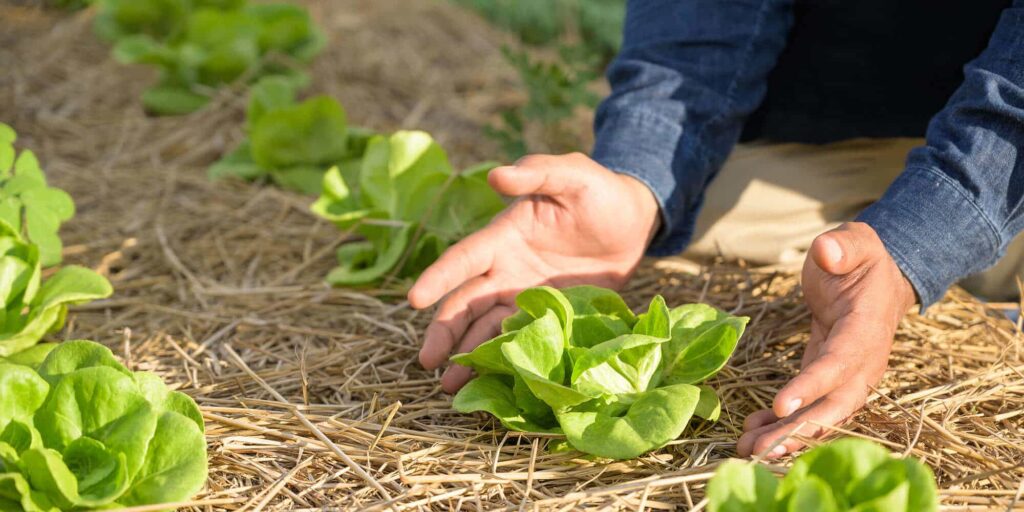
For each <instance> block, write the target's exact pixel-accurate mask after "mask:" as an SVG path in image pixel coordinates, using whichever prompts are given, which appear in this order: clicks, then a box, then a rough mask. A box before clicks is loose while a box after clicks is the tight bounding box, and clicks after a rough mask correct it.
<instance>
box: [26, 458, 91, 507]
mask: <svg viewBox="0 0 1024 512" xmlns="http://www.w3.org/2000/svg"><path fill="white" fill-rule="evenodd" d="M19 466H21V472H22V473H23V474H25V475H26V476H27V480H28V482H29V484H30V485H31V486H32V488H33V489H37V490H39V491H41V492H44V493H46V496H47V497H48V498H49V499H50V501H52V502H53V503H54V504H55V505H57V506H58V507H60V508H61V509H64V510H67V509H70V508H72V507H75V506H76V505H78V503H79V501H80V498H79V495H78V480H76V479H75V475H74V474H73V473H72V472H71V470H70V469H68V467H67V465H66V464H64V461H63V460H62V459H61V456H60V453H59V452H57V451H56V450H51V449H49V448H37V449H34V450H26V451H25V453H22V454H21V461H20V463H19Z"/></svg>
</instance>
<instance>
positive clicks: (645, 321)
mask: <svg viewBox="0 0 1024 512" xmlns="http://www.w3.org/2000/svg"><path fill="white" fill-rule="evenodd" d="M633 333H634V334H645V335H647V336H654V337H657V338H664V339H666V340H668V338H669V336H670V335H671V320H670V319H669V311H668V306H666V305H665V299H664V298H663V297H662V296H661V295H655V296H654V299H653V300H651V305H650V306H649V307H648V308H647V312H646V313H644V314H642V315H640V316H639V317H638V318H637V321H636V324H635V325H634V326H633Z"/></svg>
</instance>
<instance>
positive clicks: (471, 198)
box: [254, 131, 505, 285]
mask: <svg viewBox="0 0 1024 512" xmlns="http://www.w3.org/2000/svg"><path fill="white" fill-rule="evenodd" d="M254 142H255V141H254ZM492 167H493V164H489V163H485V164H481V165H479V166H476V167H473V168H471V169H468V170H465V171H463V172H461V173H460V172H456V171H455V170H454V169H453V168H452V166H451V164H450V163H449V162H448V156H447V154H446V153H445V152H444V149H442V148H441V146H439V145H438V144H437V143H436V142H434V140H433V139H432V138H431V137H430V135H428V134H427V133H424V132H416V131H400V132H396V133H394V134H392V135H390V136H387V137H385V136H381V135H377V136H374V137H372V138H371V139H370V140H369V142H368V143H367V145H366V150H365V154H364V156H363V158H362V160H361V161H359V162H358V165H357V166H355V165H341V166H337V167H334V168H332V169H330V170H329V171H328V172H327V174H326V175H325V176H324V178H323V190H322V192H321V195H320V197H319V199H317V201H316V202H315V203H313V205H312V207H311V208H312V210H313V212H314V213H316V214H317V215H319V216H320V217H323V218H324V219H327V220H329V221H331V222H332V223H334V224H335V225H336V226H337V227H338V228H339V229H342V230H354V231H355V232H357V233H359V234H360V235H362V237H363V238H364V240H363V241H360V242H355V243H348V244H345V245H342V246H341V247H340V248H339V249H338V253H337V256H338V263H339V266H338V267H337V268H335V269H334V270H333V271H331V273H330V274H329V275H328V276H327V281H328V282H330V283H332V284H336V285H361V284H368V283H372V282H376V281H379V280H381V279H382V278H384V277H386V276H388V275H391V276H394V277H399V278H404V277H413V276H416V275H418V274H419V273H420V272H422V271H423V269H425V268H426V267H427V266H428V265H430V264H431V263H433V262H434V260H436V259H437V258H438V257H439V256H440V255H441V253H442V252H443V251H444V250H445V249H446V248H447V247H448V246H449V245H451V244H452V243H453V242H455V241H457V240H459V239H461V238H462V237H464V236H466V235H468V234H469V233H472V232H473V231H475V230H477V229H479V228H480V227H482V226H483V225H485V224H486V223H487V222H489V221H490V220H491V218H492V217H494V215H495V214H497V213H498V212H500V211H501V210H502V209H503V208H504V207H505V202H504V201H503V200H502V199H501V196H499V195H498V194H497V193H496V192H494V191H493V190H492V189H491V188H490V186H488V184H487V179H486V171H487V170H489V169H490V168H492Z"/></svg>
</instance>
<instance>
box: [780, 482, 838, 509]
mask: <svg viewBox="0 0 1024 512" xmlns="http://www.w3.org/2000/svg"><path fill="white" fill-rule="evenodd" d="M788 504H789V507H788V508H787V510H788V512H804V511H807V510H815V511H820V512H839V511H840V510H842V508H840V505H839V504H838V503H837V502H836V497H835V495H834V494H833V493H832V488H831V487H829V485H828V483H826V482H825V481H824V480H822V479H821V478H818V477H817V476H809V477H807V478H806V479H805V480H803V481H801V482H800V484H799V485H798V486H797V487H796V489H795V490H794V491H793V494H792V495H791V496H790V497H789V499H788Z"/></svg>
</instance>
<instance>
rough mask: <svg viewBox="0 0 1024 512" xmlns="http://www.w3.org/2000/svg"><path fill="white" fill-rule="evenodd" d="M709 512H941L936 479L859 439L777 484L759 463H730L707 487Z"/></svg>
mask: <svg viewBox="0 0 1024 512" xmlns="http://www.w3.org/2000/svg"><path fill="white" fill-rule="evenodd" d="M707 497H708V510H710V512H746V511H749V510H758V511H765V512H802V511H804V510H816V511H821V512H839V511H851V512H929V511H934V510H938V494H937V491H936V485H935V476H934V475H933V474H932V472H931V470H930V469H929V468H928V466H926V465H924V464H922V463H921V462H920V461H918V460H916V459H912V458H907V459H895V458H892V457H891V456H890V455H889V452H888V451H887V450H886V449H885V448H882V447H881V446H880V445H878V444H876V443H874V442H871V441H867V440H863V439H857V438H845V439H840V440H838V441H834V442H831V443H828V444H825V445H822V446H819V447H817V448H814V449H812V450H809V451H808V452H806V453H804V454H803V455H801V456H799V457H797V459H796V461H795V462H794V463H793V467H792V468H790V470H789V472H788V473H787V474H786V476H785V478H783V479H781V480H779V479H778V478H776V477H775V476H774V475H772V473H771V472H769V471H768V470H767V469H765V468H764V467H763V466H761V465H758V464H751V463H747V462H741V461H736V460H733V461H728V462H726V463H724V464H722V465H721V466H719V468H718V470H717V471H716V472H715V476H714V477H713V478H712V479H711V481H710V482H708V487H707Z"/></svg>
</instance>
